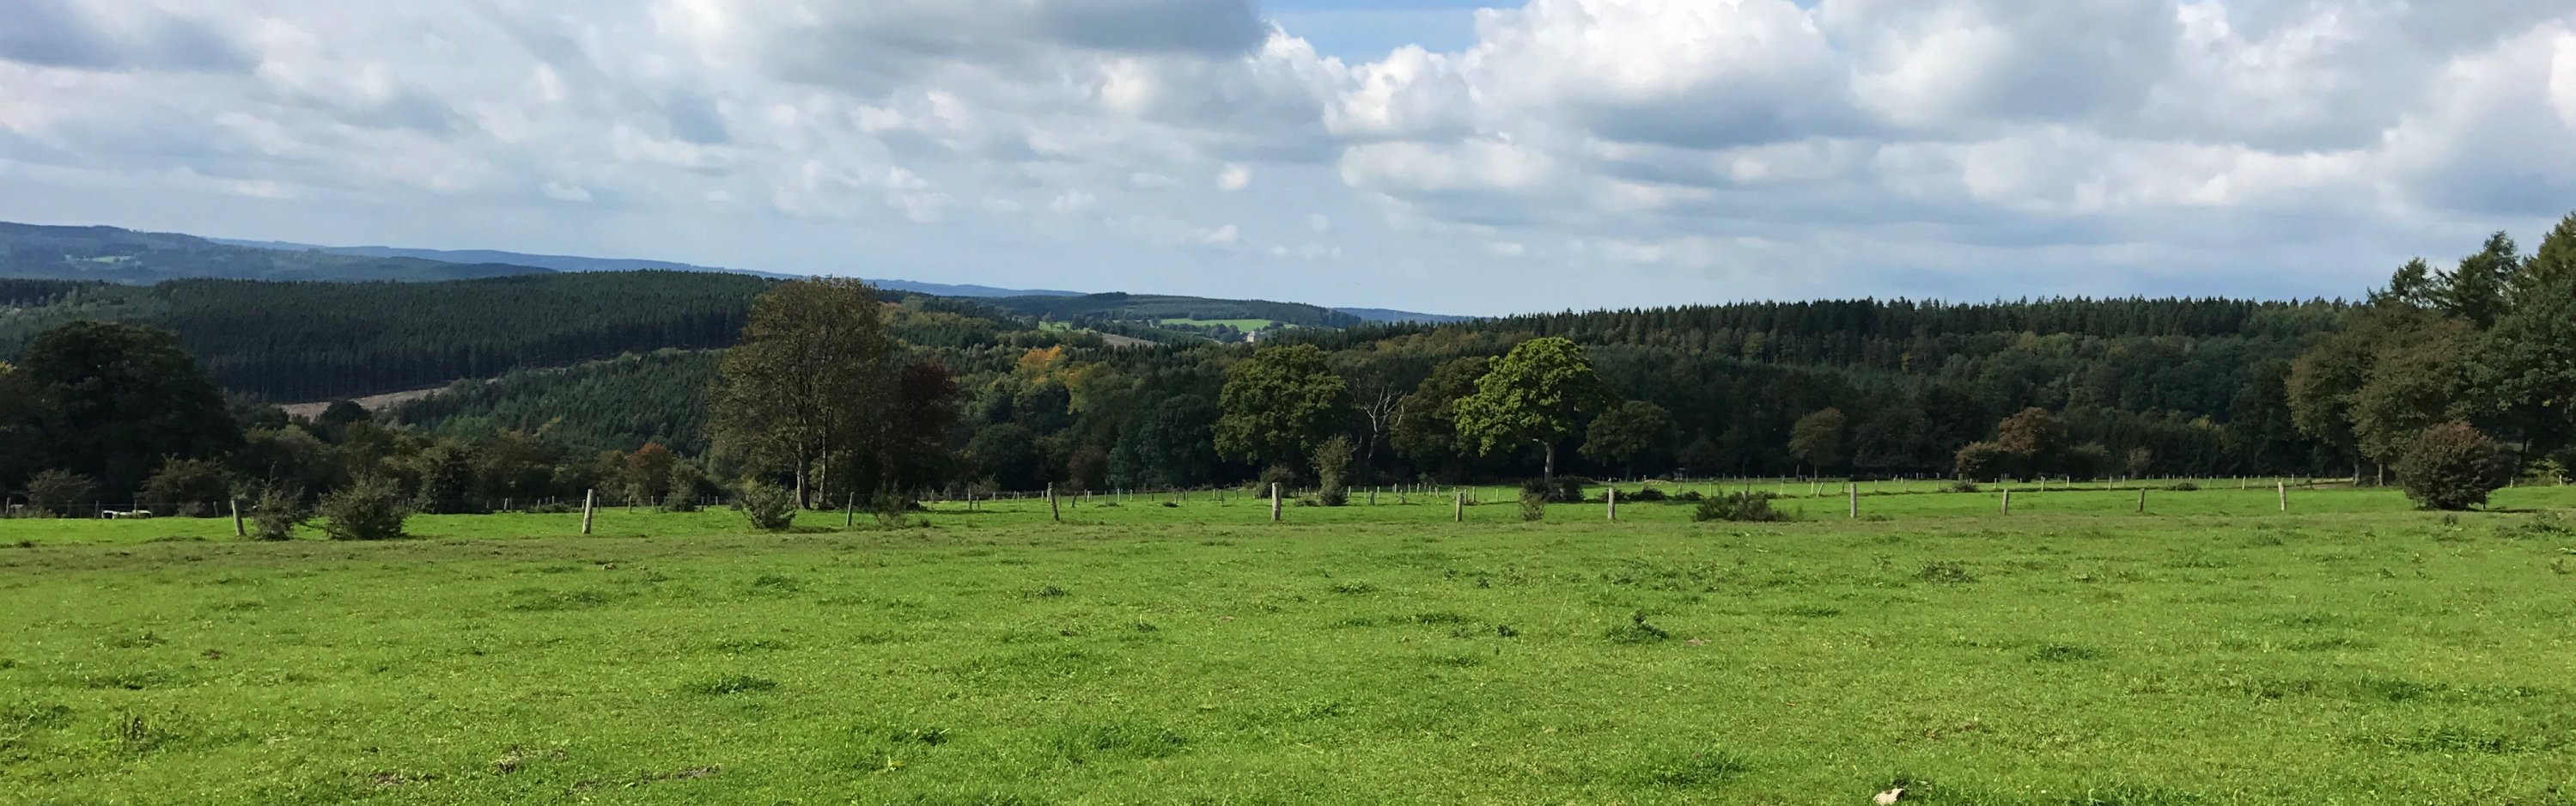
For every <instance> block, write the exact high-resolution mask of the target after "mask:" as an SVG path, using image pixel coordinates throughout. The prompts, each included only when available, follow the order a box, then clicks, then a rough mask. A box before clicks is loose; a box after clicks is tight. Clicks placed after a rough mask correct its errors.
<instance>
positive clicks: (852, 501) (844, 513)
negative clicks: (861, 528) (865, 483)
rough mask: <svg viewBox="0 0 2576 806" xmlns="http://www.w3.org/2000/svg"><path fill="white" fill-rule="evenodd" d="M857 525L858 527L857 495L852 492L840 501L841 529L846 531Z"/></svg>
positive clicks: (856, 492)
mask: <svg viewBox="0 0 2576 806" xmlns="http://www.w3.org/2000/svg"><path fill="white" fill-rule="evenodd" d="M857 525H859V493H858V491H856V490H852V491H850V497H849V498H846V499H843V500H842V501H841V528H843V529H847V528H850V527H852V526H857Z"/></svg>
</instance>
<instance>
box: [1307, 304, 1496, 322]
mask: <svg viewBox="0 0 2576 806" xmlns="http://www.w3.org/2000/svg"><path fill="white" fill-rule="evenodd" d="M1333 310H1336V311H1340V312H1342V313H1346V314H1350V315H1352V316H1356V317H1359V318H1360V319H1361V320H1362V321H1367V322H1372V323H1377V324H1417V325H1446V324H1450V323H1452V322H1465V321H1469V320H1472V319H1475V318H1476V317H1473V316H1450V315H1448V314H1445V313H1414V312H1412V311H1391V310H1387V309H1385V308H1334V309H1333Z"/></svg>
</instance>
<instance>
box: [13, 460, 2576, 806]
mask: <svg viewBox="0 0 2576 806" xmlns="http://www.w3.org/2000/svg"><path fill="white" fill-rule="evenodd" d="M1741 484H1742V483H1740V482H1739V483H1733V484H1732V485H1730V486H1733V487H1735V488H1737V489H1741ZM2200 484H2201V486H2203V487H2204V489H2203V490H2201V491H2198V492H2170V491H2153V492H2150V493H2149V494H2148V495H2149V498H2148V512H2149V514H2147V515H2143V516H2142V515H2137V514H2135V509H2136V506H2137V500H2136V496H2137V493H2136V492H2135V491H2134V490H2107V489H2089V490H2078V491H2048V492H2040V491H2035V490H2022V489H2017V490H2016V491H2015V492H2014V494H2013V502H2014V514H2013V515H2011V516H2009V517H2007V516H2004V515H2002V514H2000V511H1999V510H2000V503H2001V493H2000V492H1996V491H1988V492H1981V493H1976V494H1949V493H1930V492H1908V493H1896V492H1893V491H1890V492H1889V494H1880V495H1867V496H1863V498H1862V505H1863V509H1862V514H1863V518H1862V519H1861V520H1859V521H1853V520H1851V519H1849V518H1847V517H1845V515H1846V512H1845V508H1846V507H1847V506H1848V499H1847V498H1845V497H1844V496H1843V494H1842V492H1841V490H1840V488H1839V486H1838V485H1837V486H1835V487H1834V488H1833V489H1832V490H1831V491H1830V492H1829V493H1828V494H1826V495H1822V496H1817V497H1812V498H1809V497H1801V498H1794V499H1791V500H1789V501H1786V502H1784V506H1786V507H1788V508H1791V509H1793V510H1795V509H1801V508H1803V509H1804V510H1805V511H1806V514H1807V515H1808V516H1809V517H1810V518H1811V519H1810V520H1807V521H1803V522H1796V523H1787V524H1693V523H1690V522H1689V518H1688V513H1689V508H1688V507H1687V506H1683V505H1673V504H1632V505H1629V506H1624V507H1622V508H1621V510H1620V515H1621V521H1620V522H1617V523H1612V522H1609V521H1607V520H1606V507H1605V505H1604V504H1602V503H1599V502H1593V503H1586V504H1579V505H1578V504H1566V505H1559V506H1556V507H1553V508H1551V510H1550V511H1549V513H1548V519H1547V520H1546V521H1544V522H1541V523H1523V522H1521V521H1520V518H1519V513H1518V511H1517V507H1515V506H1511V505H1508V504H1501V503H1491V502H1499V501H1502V500H1503V499H1504V496H1505V495H1506V494H1507V493H1506V491H1503V490H1499V489H1488V490H1477V491H1474V494H1475V495H1476V496H1477V498H1478V499H1479V500H1482V501H1486V502H1489V503H1485V504H1481V505H1478V506H1472V507H1468V508H1467V510H1466V515H1467V518H1468V521H1469V522H1468V523H1465V524H1458V523H1452V522H1451V519H1452V518H1453V517H1454V513H1455V509H1454V503H1453V502H1454V498H1452V497H1451V494H1450V493H1446V492H1441V493H1432V494H1419V495H1410V494H1409V495H1405V496H1404V497H1403V499H1402V500H1404V501H1405V502H1406V503H1404V504H1401V505H1399V504H1397V503H1396V501H1397V496H1396V494H1394V493H1389V492H1381V493H1379V496H1378V505H1377V506H1373V507H1372V506H1353V507H1347V508H1339V509H1322V508H1306V507H1290V508H1288V509H1287V510H1286V511H1285V515H1286V517H1287V522H1286V523H1282V524H1272V523H1269V522H1268V507H1267V505H1266V502H1263V501H1260V500H1259V499H1256V498H1251V497H1247V496H1244V495H1241V494H1227V495H1225V496H1224V498H1223V499H1222V502H1220V501H1219V500H1218V499H1217V498H1216V497H1215V495H1214V494H1210V493H1196V494H1193V495H1192V496H1191V497H1190V499H1189V500H1188V501H1187V502H1186V503H1180V502H1177V501H1176V502H1175V503H1176V504H1178V505H1177V506H1172V507H1166V506H1162V505H1161V502H1160V501H1159V500H1156V499H1153V498H1149V497H1129V498H1127V499H1125V500H1123V501H1113V499H1111V498H1110V497H1107V496H1095V497H1092V498H1091V499H1089V500H1088V502H1087V503H1086V502H1085V500H1084V499H1082V498H1080V497H1068V498H1067V499H1066V503H1067V504H1068V505H1069V506H1068V508H1067V509H1066V510H1065V522H1064V523H1062V524H1055V523H1050V522H1049V520H1048V516H1047V514H1046V508H1045V505H1044V504H1043V502H1041V501H1036V500H1028V501H1011V502H1001V503H986V504H984V505H981V506H979V507H978V508H977V510H976V511H973V512H968V511H965V509H964V508H963V507H962V506H960V505H957V504H953V503H952V504H941V505H937V506H934V507H933V509H932V511H930V512H928V513H924V514H922V515H920V516H919V517H920V518H923V519H926V520H927V522H928V524H929V526H928V527H927V528H921V527H914V528H905V529H899V530H892V531H880V530H876V529H873V528H861V529H857V530H851V531H846V532H845V531H841V530H840V528H839V527H840V524H841V522H842V516H841V515H840V514H839V513H829V514H826V513H807V514H805V515H804V516H802V518H800V521H799V522H800V523H801V524H804V525H805V526H804V527H802V528H803V529H804V530H803V531H800V532H798V533H792V534H786V535H756V534H749V533H746V531H745V530H744V528H743V527H742V525H741V521H740V519H739V517H738V516H737V515H736V514H734V513H731V512H725V511H720V510H719V511H710V512H702V513H695V514H689V515H669V514H657V513H652V512H649V511H642V510H634V511H630V510H622V509H610V510H604V511H602V512H600V513H599V515H598V518H597V528H596V530H595V531H596V534H595V535H593V536H589V537H582V536H579V535H578V534H577V531H578V522H579V517H580V516H578V515H494V516H439V517H420V518H415V519H414V520H413V526H414V529H413V531H414V532H415V533H417V534H418V535H419V536H420V537H419V538H418V539H413V540H405V541H398V542H392V543H383V544H341V543H328V542H322V541H318V540H301V541H295V542H289V543H276V544H267V543H250V542H240V541H237V540H235V539H234V538H232V537H231V536H230V524H229V522H228V521H215V520H207V521H183V520H166V519H165V520H156V521H115V522H101V521H35V520H17V521H0V546H10V547H7V548H0V611H5V612H7V613H10V614H11V615H12V616H13V621H14V622H15V624H14V629H12V630H10V631H7V632H6V633H0V801H5V802H13V803H15V802H28V803H92V802H119V803H192V804H195V803H206V804H292V803H314V804H320V803H343V802H348V801H352V800H358V799H364V800H366V801H368V802H371V803H398V804H409V803H421V804H430V803H436V804H451V803H452V804H481V803H561V802H571V801H593V802H611V803H675V804H676V803H710V802H721V803H762V804H768V803H800V804H801V803H851V802H856V803H987V804H1003V803H1026V804H1038V803H1132V802H1153V803H1165V802H1171V803H1195V802H1206V803H1235V802H1246V803H1569V802H1573V803H1627V804H1644V803H1774V804H1803V803H1849V804H1865V803H1868V802H1869V798H1870V796H1871V795H1872V794H1873V793H1876V792H1879V791H1881V790H1884V789H1887V788H1890V787H1892V786H1896V785H1900V784H1901V785H1904V786H1906V788H1907V789H1908V793H1907V797H1906V798H1905V800H1904V801H1902V802H1905V803H1913V802H1921V803H1928V804H2029V805H2031V806H2063V805H2067V804H2204V803H2205V804H2219V803H2227V804H2237V803H2253V804H2274V803H2277V804H2375V803H2481V804H2485V803H2495V804H2501V803H2517V804H2548V803H2566V802H2568V800H2567V799H2568V797H2569V794H2568V793H2570V792H2576V681H2571V680H2570V679H2569V677H2568V674H2567V673H2568V670H2569V669H2570V668H2576V633H2571V632H2570V631H2569V630H2568V625H2569V624H2570V623H2576V622H2571V619H2576V524H2568V523H2565V522H2562V521H2559V520H2557V519H2556V516H2554V515H2551V514H2548V513H2547V512H2544V511H2543V510H2552V509H2559V508H2566V507H2570V506H2576V491H2571V490H2569V489H2567V488H2545V489H2519V490H2509V491H2506V492H2505V493H2503V494H2502V495H2501V496H2500V497H2499V500H2498V506H2499V507H2500V508H2502V509H2506V510H2512V511H2506V512H2495V513H2474V514H2466V515H2460V516H2456V517H2446V516H2442V515H2436V514H2424V513H2415V512H2410V511H2407V509H2406V506H2405V503H2404V501H2403V499H2402V498H2400V497H2398V496H2397V495H2396V494H2395V493H2393V492H2391V491H2386V490H2341V489H2328V490H2294V491H2293V492H2292V498H2291V505H2292V511H2291V512H2290V513H2289V514H2286V515H2285V514H2282V513H2280V512H2279V511H2278V505H2277V498H2276V495H2275V493H2274V491H2273V490H2272V489H2270V488H2268V486H2267V487H2265V488H2264V489H2247V490H2236V489H2212V488H2211V487H2212V483H2209V482H2202V483H2200ZM1775 486H1776V483H1775ZM2247 486H2248V487H2252V486H2254V485H2253V484H2252V483H2250V482H2249V483H2247ZM1757 488H1758V483H1757ZM1627 489H1629V490H1631V492H1632V494H1633V490H1634V489H1635V488H1634V487H1629V488H1627ZM1813 490H1814V488H1813V487H1808V488H1806V490H1803V491H1798V492H1812V491H1813ZM1774 491H1775V492H1776V491H1777V489H1775V490H1774ZM1793 491H1797V490H1793ZM1365 495H1366V491H1363V496H1365ZM1362 500H1363V501H1365V500H1366V499H1365V497H1363V499H1362ZM1111 503H1116V504H1117V505H1116V506H1108V504H1111ZM860 520H861V522H862V523H863V524H864V523H865V522H866V517H865V516H864V515H862V516H860ZM22 542H23V543H24V544H25V545H23V546H22V545H20V544H21V543H22Z"/></svg>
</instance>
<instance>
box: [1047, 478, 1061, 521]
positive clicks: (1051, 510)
mask: <svg viewBox="0 0 2576 806" xmlns="http://www.w3.org/2000/svg"><path fill="white" fill-rule="evenodd" d="M1047 518H1048V519H1050V520H1055V521H1062V520H1064V507H1062V506H1059V505H1057V504H1056V501H1055V482H1052V481H1050V482H1047Z"/></svg>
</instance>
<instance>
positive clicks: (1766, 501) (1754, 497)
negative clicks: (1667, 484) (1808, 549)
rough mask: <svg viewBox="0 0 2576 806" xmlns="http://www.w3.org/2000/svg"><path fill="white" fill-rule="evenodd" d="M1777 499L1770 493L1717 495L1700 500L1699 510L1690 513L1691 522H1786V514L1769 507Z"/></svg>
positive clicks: (1787, 516)
mask: <svg viewBox="0 0 2576 806" xmlns="http://www.w3.org/2000/svg"><path fill="white" fill-rule="evenodd" d="M1778 497H1779V496H1777V495H1773V494H1771V493H1762V492H1752V493H1721V494H1718V495H1712V496H1709V497H1707V498H1704V499H1701V500H1700V502H1699V508H1698V509H1696V510H1694V511H1692V512H1691V520H1693V521H1698V522H1700V523H1708V522H1710V521H1737V522H1770V521H1785V520H1788V519H1789V514H1788V513H1785V512H1781V511H1780V510H1777V509H1774V508H1772V506H1771V499H1774V498H1778Z"/></svg>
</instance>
